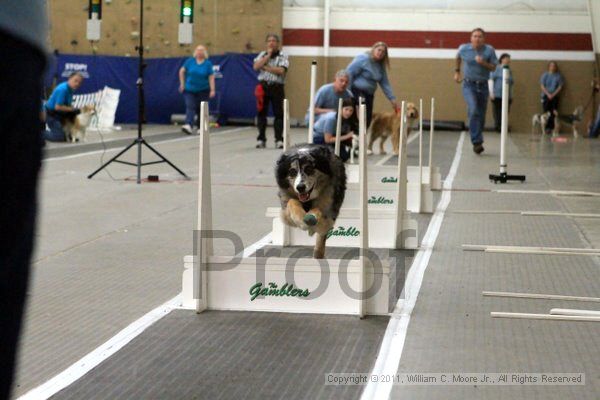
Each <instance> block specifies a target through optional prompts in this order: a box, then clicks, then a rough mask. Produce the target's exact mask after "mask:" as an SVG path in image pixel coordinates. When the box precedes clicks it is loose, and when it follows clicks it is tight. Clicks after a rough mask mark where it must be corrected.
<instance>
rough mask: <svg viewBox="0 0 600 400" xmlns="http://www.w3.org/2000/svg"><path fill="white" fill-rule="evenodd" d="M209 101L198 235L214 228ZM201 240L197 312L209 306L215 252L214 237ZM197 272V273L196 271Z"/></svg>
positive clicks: (203, 123)
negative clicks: (209, 269) (211, 259)
mask: <svg viewBox="0 0 600 400" xmlns="http://www.w3.org/2000/svg"><path fill="white" fill-rule="evenodd" d="M208 123H209V116H208V103H207V102H205V101H203V102H202V103H201V104H200V147H199V150H198V225H197V230H198V233H197V234H198V235H201V234H202V233H204V234H205V235H206V233H207V232H209V231H210V230H212V196H211V190H210V188H211V178H210V141H209V133H208ZM198 239H199V240H200V243H199V246H198V247H197V249H198V258H197V260H196V261H197V264H196V265H197V266H198V269H197V270H196V271H195V276H197V278H198V280H197V285H198V286H196V288H197V289H198V292H196V288H195V290H194V291H195V292H196V293H197V294H198V302H197V303H196V312H202V311H204V310H206V309H207V308H208V292H207V290H208V281H207V279H208V274H207V272H206V268H207V264H208V258H209V257H210V256H211V255H212V253H213V245H212V239H210V238H204V239H202V238H201V237H198ZM196 272H197V273H196Z"/></svg>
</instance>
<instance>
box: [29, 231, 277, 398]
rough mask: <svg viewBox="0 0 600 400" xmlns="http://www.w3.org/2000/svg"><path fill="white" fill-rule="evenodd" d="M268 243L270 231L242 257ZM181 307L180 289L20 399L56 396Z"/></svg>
mask: <svg viewBox="0 0 600 400" xmlns="http://www.w3.org/2000/svg"><path fill="white" fill-rule="evenodd" d="M269 243H271V233H268V234H267V235H265V236H263V237H262V238H261V239H260V240H258V241H257V242H255V243H253V244H251V245H250V246H248V247H246V248H245V249H244V251H243V257H248V256H249V255H251V254H253V253H254V252H256V251H257V250H258V249H260V248H261V247H264V246H265V245H267V244H269ZM179 308H181V293H180V294H178V295H177V296H175V297H173V298H172V299H171V300H169V301H167V302H166V303H164V304H163V305H161V306H159V307H157V308H155V309H154V310H152V311H150V312H148V313H147V314H146V315H144V316H143V317H141V318H140V319H138V320H137V321H134V322H133V323H131V324H130V325H129V326H127V327H126V328H125V329H123V330H122V331H120V332H119V333H117V334H116V335H115V336H113V337H112V338H111V339H109V340H108V341H107V342H105V343H104V344H102V345H101V346H100V347H98V348H96V349H95V350H93V351H92V352H91V353H88V354H87V355H86V356H84V357H83V358H82V359H80V360H79V361H77V362H75V363H74V364H73V365H71V366H70V367H69V368H67V369H66V370H64V371H63V372H61V373H60V374H58V375H56V376H54V377H53V378H52V379H50V380H48V381H47V382H45V383H44V384H42V385H40V386H38V387H36V388H35V389H32V390H30V391H29V392H27V393H26V394H24V395H23V396H21V397H19V398H18V399H17V400H45V399H48V398H50V397H52V396H54V395H55V394H56V393H58V392H59V391H61V390H63V389H64V388H66V387H68V386H69V385H71V384H72V383H74V382H75V381H77V380H78V379H79V378H81V377H82V376H84V375H85V374H87V373H88V372H89V371H91V370H92V369H93V368H95V367H96V366H98V365H100V364H101V363H102V362H103V361H105V360H106V359H108V358H109V357H110V356H112V355H113V354H115V353H116V352H118V351H119V350H120V349H122V348H123V347H124V346H125V345H126V344H127V343H129V342H131V341H132V340H133V339H135V338H136V337H137V336H139V335H140V334H142V332H144V331H145V330H146V329H147V328H148V327H150V326H151V325H152V324H154V323H155V322H157V321H159V320H160V319H161V318H162V317H164V316H166V315H168V314H169V313H170V312H171V311H173V310H175V309H179Z"/></svg>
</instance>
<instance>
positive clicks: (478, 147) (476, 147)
mask: <svg viewBox="0 0 600 400" xmlns="http://www.w3.org/2000/svg"><path fill="white" fill-rule="evenodd" d="M483 150H484V148H483V145H482V144H481V143H475V144H474V145H473V151H474V152H475V153H477V154H481V153H483Z"/></svg>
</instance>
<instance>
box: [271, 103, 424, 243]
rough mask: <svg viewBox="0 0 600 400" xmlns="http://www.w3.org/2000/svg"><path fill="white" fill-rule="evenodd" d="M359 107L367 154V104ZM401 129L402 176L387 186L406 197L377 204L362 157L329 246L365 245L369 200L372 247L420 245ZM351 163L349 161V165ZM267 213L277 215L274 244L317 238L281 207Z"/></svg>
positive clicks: (389, 194)
mask: <svg viewBox="0 0 600 400" xmlns="http://www.w3.org/2000/svg"><path fill="white" fill-rule="evenodd" d="M284 109H285V107H284ZM359 110H361V111H360V112H359V141H360V145H359V151H360V154H363V153H362V150H363V147H364V145H366V137H367V134H366V106H365V105H364V104H363V105H360V106H359ZM362 110H365V111H364V115H362V114H361V112H362ZM284 120H285V115H284ZM401 130H402V132H404V133H403V134H402V135H401V136H400V149H401V151H400V157H398V165H397V167H395V171H394V173H393V175H394V176H398V177H400V179H396V181H395V184H392V185H386V186H385V187H384V188H385V189H386V192H385V195H386V196H387V198H388V199H397V198H400V199H402V200H403V201H401V202H398V201H394V202H393V203H390V204H373V201H372V199H373V195H374V193H379V192H377V191H375V192H374V191H373V188H372V187H371V184H368V182H369V180H368V179H365V178H366V177H368V176H369V173H368V168H367V160H366V156H365V158H362V157H359V159H360V163H359V164H358V165H356V166H355V167H358V172H359V179H358V182H355V183H348V189H347V190H346V196H345V199H344V203H343V204H342V208H341V210H340V214H339V215H338V218H337V220H336V222H335V226H334V227H333V229H332V230H331V231H330V234H329V236H328V238H327V245H328V246H334V247H359V246H360V245H361V240H362V239H363V235H362V232H364V229H361V228H360V226H362V224H361V222H360V218H361V215H362V209H363V205H362V204H363V202H365V203H368V204H369V207H368V208H369V219H368V228H369V229H368V231H369V234H368V236H369V242H368V247H371V248H383V249H414V248H417V247H418V245H419V243H418V237H419V235H418V223H417V221H416V220H414V219H412V218H411V214H410V212H409V211H408V210H407V207H406V198H407V195H406V191H407V181H406V163H407V162H406V130H405V129H404V127H402V128H401ZM286 132H289V130H286ZM339 137H340V133H339V132H338V133H336V142H337V141H339ZM284 143H290V140H289V138H288V139H285V138H284ZM365 148H366V147H365ZM337 153H338V154H339V147H337ZM365 154H366V153H365ZM347 167H348V165H346V168H347ZM369 168H370V167H369ZM367 184H368V188H367ZM378 186H381V185H378ZM388 188H389V189H388ZM380 203H381V202H380ZM266 216H267V217H269V218H272V219H273V231H272V235H271V238H272V241H273V244H274V245H277V246H310V245H313V244H314V238H312V237H310V236H308V235H307V234H306V232H304V231H302V230H301V229H298V228H292V227H290V226H288V225H286V224H284V223H283V222H282V221H281V218H280V208H279V207H269V208H267V211H266Z"/></svg>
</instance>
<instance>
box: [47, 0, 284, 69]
mask: <svg viewBox="0 0 600 400" xmlns="http://www.w3.org/2000/svg"><path fill="white" fill-rule="evenodd" d="M87 3H88V2H87V1H82V0H79V1H74V0H69V1H67V0H62V1H51V2H49V16H50V46H51V49H57V50H58V51H59V52H61V53H70V54H103V55H119V56H135V55H136V50H135V46H136V45H137V43H138V40H139V35H140V20H139V14H140V0H111V1H107V0H104V1H103V9H102V39H101V40H100V41H98V42H94V43H90V42H89V41H88V40H87V39H86V21H87V18H88V17H87V16H88V8H87ZM179 6H180V1H179V0H168V1H166V0H145V1H144V47H145V53H146V56H147V57H172V56H184V55H187V54H190V53H191V52H192V50H193V47H194V45H195V44H200V43H202V44H205V45H206V46H207V47H208V50H209V52H210V53H213V54H222V53H225V52H237V53H254V52H258V51H259V50H262V48H263V47H264V39H265V34H266V33H268V32H275V33H278V34H281V26H282V0H227V1H223V0H195V1H194V45H179V44H178V42H177V31H178V25H179Z"/></svg>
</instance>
